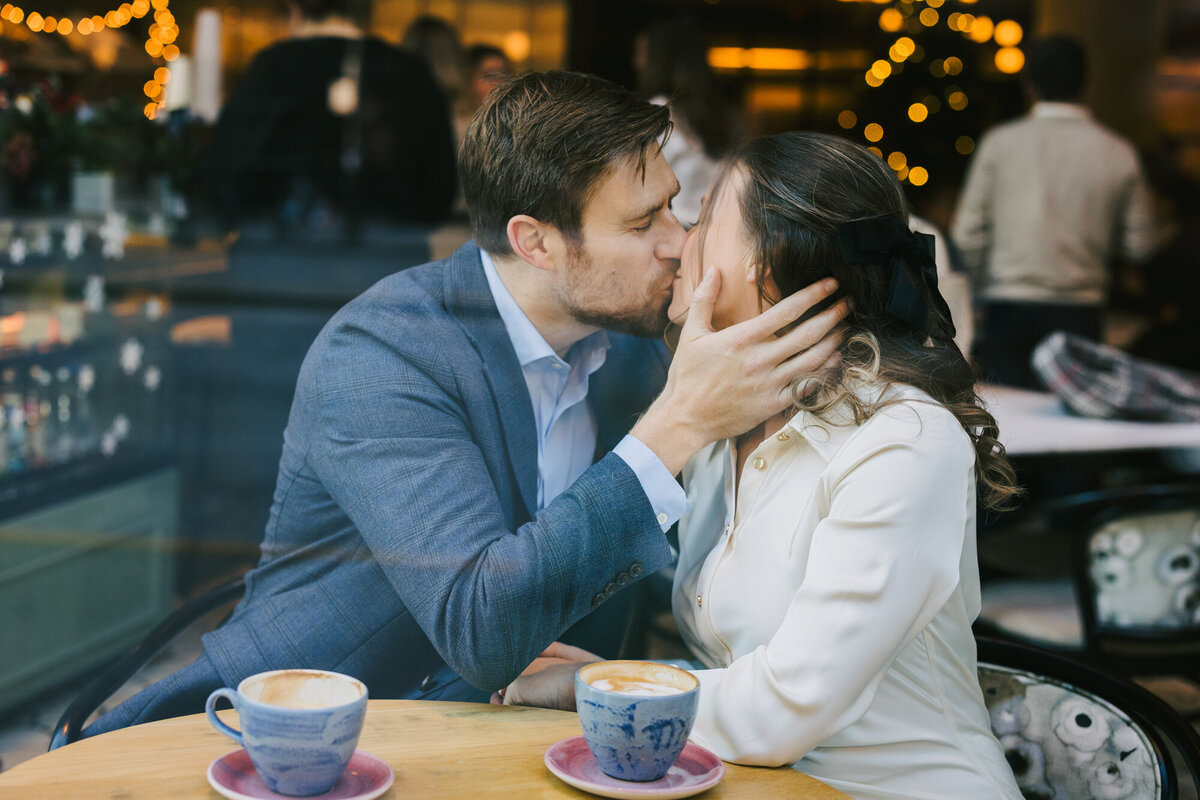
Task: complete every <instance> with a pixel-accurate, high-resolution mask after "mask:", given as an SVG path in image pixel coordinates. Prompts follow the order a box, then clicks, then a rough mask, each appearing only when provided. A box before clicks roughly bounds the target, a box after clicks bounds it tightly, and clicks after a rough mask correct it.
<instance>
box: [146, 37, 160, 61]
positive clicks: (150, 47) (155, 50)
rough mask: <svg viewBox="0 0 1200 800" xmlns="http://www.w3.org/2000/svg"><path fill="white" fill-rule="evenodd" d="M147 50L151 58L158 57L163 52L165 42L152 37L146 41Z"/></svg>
mask: <svg viewBox="0 0 1200 800" xmlns="http://www.w3.org/2000/svg"><path fill="white" fill-rule="evenodd" d="M146 52H147V53H149V54H150V57H151V58H158V57H159V56H161V55H162V54H163V43H162V42H160V41H159V40H158V39H150V40H149V41H147V42H146Z"/></svg>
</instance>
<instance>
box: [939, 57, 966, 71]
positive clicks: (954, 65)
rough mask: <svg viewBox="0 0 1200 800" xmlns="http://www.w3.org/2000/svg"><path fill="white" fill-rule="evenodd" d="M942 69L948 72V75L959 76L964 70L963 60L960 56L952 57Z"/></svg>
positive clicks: (943, 64)
mask: <svg viewBox="0 0 1200 800" xmlns="http://www.w3.org/2000/svg"><path fill="white" fill-rule="evenodd" d="M942 68H943V69H945V70H946V74H947V75H957V74H958V73H960V72H962V70H963V62H962V59H961V58H959V57H958V56H950V57H949V58H947V59H946V60H945V61H944V62H943V63H942Z"/></svg>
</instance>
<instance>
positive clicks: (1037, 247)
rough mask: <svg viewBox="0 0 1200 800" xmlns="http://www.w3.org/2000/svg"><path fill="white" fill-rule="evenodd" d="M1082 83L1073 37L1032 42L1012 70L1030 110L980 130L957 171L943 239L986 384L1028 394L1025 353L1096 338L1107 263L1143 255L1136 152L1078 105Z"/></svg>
mask: <svg viewBox="0 0 1200 800" xmlns="http://www.w3.org/2000/svg"><path fill="white" fill-rule="evenodd" d="M1086 78H1087V56H1086V53H1085V52H1084V49H1083V46H1082V45H1081V44H1080V43H1079V42H1078V41H1077V40H1075V39H1073V38H1071V37H1068V36H1063V35H1055V36H1048V37H1046V38H1045V39H1042V40H1041V41H1039V42H1036V43H1035V44H1034V45H1033V46H1032V47H1031V48H1030V49H1029V55H1028V60H1027V61H1026V64H1025V69H1024V72H1023V73H1022V79H1023V87H1024V89H1025V91H1026V93H1027V95H1028V96H1029V98H1030V99H1031V100H1032V101H1033V107H1032V109H1031V110H1030V112H1029V114H1028V115H1027V116H1025V117H1022V118H1021V119H1018V120H1015V121H1012V122H1008V123H1005V124H1002V125H1000V126H998V127H996V128H995V129H993V130H991V131H990V132H988V133H987V134H985V135H984V137H983V138H982V140H981V141H980V143H979V146H978V147H977V148H976V149H975V154H974V157H973V159H972V162H971V165H970V167H969V169H968V172H967V179H966V183H965V185H964V187H963V192H962V196H961V198H960V200H959V204H958V209H957V212H956V215H955V221H954V226H953V229H952V232H951V233H952V236H953V238H954V241H955V243H956V244H957V245H958V247H959V248H960V250H961V252H962V255H963V258H964V260H965V261H966V263H967V265H968V267H969V268H970V269H971V271H972V272H973V273H974V274H975V275H976V276H977V277H976V279H975V283H976V285H977V286H978V288H979V292H980V294H981V296H982V300H983V314H984V320H983V325H982V330H981V335H980V337H979V341H978V343H977V353H978V355H979V362H980V367H981V368H982V370H983V372H984V375H985V377H987V378H988V379H989V380H991V381H994V382H996V383H1001V384H1007V385H1011V386H1021V387H1026V388H1039V386H1040V384H1039V382H1038V381H1037V379H1036V377H1035V376H1034V373H1033V370H1032V368H1031V367H1030V364H1029V357H1030V354H1031V353H1032V351H1033V349H1034V347H1035V346H1036V345H1037V343H1038V342H1039V341H1041V339H1042V338H1043V337H1045V336H1046V335H1047V334H1049V333H1051V332H1053V331H1056V330H1065V331H1069V332H1071V333H1075V334H1078V335H1081V336H1085V337H1087V338H1089V339H1093V340H1100V339H1101V338H1102V333H1103V331H1102V324H1101V323H1102V317H1101V315H1102V312H1103V309H1104V303H1105V299H1106V297H1107V292H1108V288H1109V283H1110V280H1111V271H1112V267H1113V262H1114V261H1116V260H1117V259H1120V258H1125V259H1128V260H1130V261H1134V262H1137V261H1142V260H1144V259H1145V258H1146V257H1147V256H1149V254H1150V250H1151V248H1152V244H1153V228H1154V226H1153V220H1152V211H1151V203H1150V197H1149V193H1148V190H1147V188H1146V183H1145V180H1144V178H1143V176H1142V170H1141V167H1140V165H1139V162H1138V156H1137V152H1136V150H1135V149H1134V147H1133V145H1131V144H1130V143H1129V142H1127V141H1126V140H1125V139H1123V138H1121V137H1120V136H1118V135H1117V134H1116V133H1114V132H1113V131H1111V130H1109V129H1108V128H1106V127H1104V126H1102V125H1100V124H1099V123H1098V122H1096V121H1095V120H1094V119H1093V117H1092V115H1091V113H1090V112H1089V111H1088V109H1087V108H1086V107H1085V106H1083V105H1082V103H1081V97H1082V94H1083V89H1084V86H1085V83H1086Z"/></svg>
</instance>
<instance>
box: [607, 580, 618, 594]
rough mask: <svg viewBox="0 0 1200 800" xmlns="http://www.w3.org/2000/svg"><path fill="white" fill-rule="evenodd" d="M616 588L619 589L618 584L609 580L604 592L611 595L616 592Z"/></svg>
mask: <svg viewBox="0 0 1200 800" xmlns="http://www.w3.org/2000/svg"><path fill="white" fill-rule="evenodd" d="M616 590H617V585H616V584H615V583H613V582H612V581H609V582H608V584H607V585H606V586H605V587H604V594H605V595H610V594H612V593H613V592H615V591H616Z"/></svg>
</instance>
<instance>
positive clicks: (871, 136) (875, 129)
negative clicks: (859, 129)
mask: <svg viewBox="0 0 1200 800" xmlns="http://www.w3.org/2000/svg"><path fill="white" fill-rule="evenodd" d="M863 137H864V138H865V139H866V140H867V141H868V142H878V141H879V140H880V139H882V138H883V126H882V125H880V124H879V123H878V122H872V123H871V124H870V125H868V126H867V127H865V128H863Z"/></svg>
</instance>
